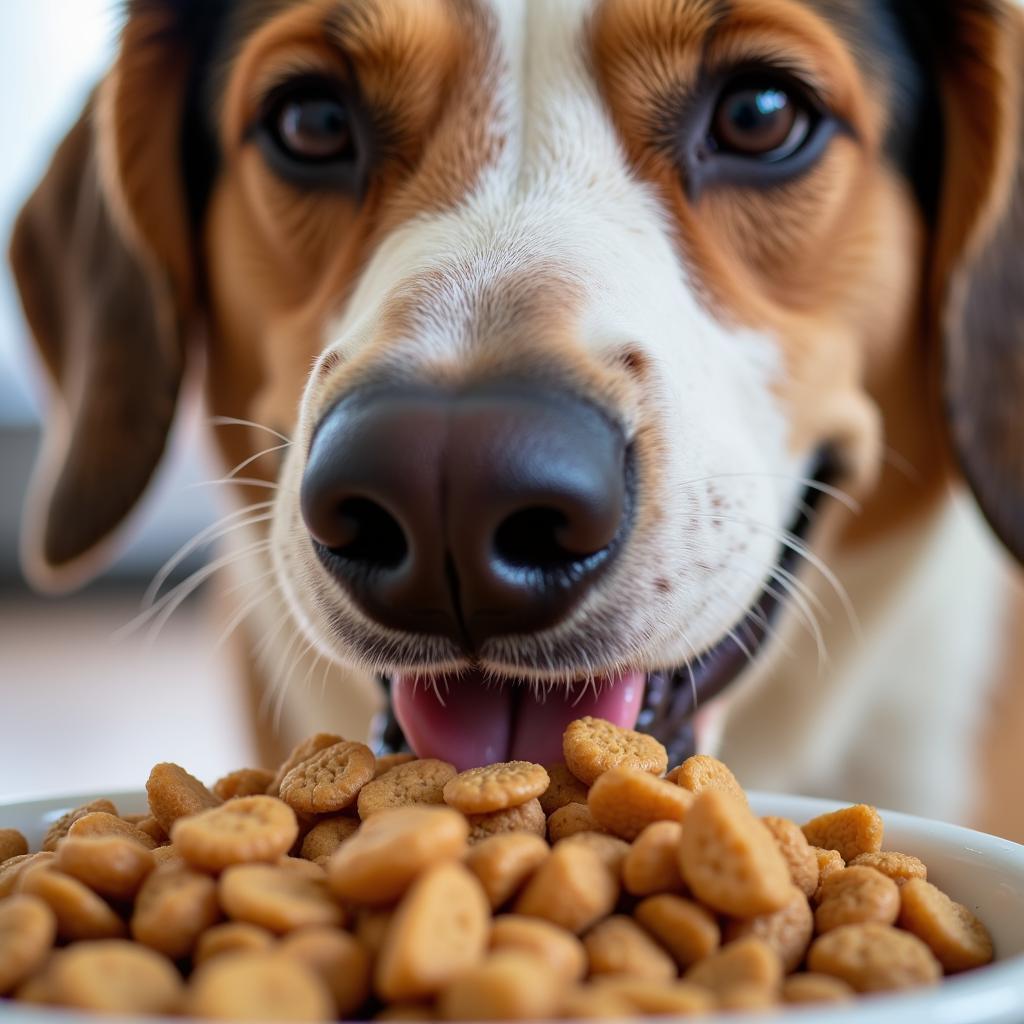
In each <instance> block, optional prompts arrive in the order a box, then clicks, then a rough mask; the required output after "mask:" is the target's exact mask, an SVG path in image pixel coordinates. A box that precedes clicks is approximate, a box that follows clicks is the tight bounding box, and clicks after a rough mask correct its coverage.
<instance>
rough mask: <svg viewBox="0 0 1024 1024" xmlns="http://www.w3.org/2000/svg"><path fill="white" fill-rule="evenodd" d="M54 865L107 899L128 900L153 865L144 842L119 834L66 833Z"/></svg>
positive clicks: (151, 857) (153, 862)
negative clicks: (86, 835)
mask: <svg viewBox="0 0 1024 1024" xmlns="http://www.w3.org/2000/svg"><path fill="white" fill-rule="evenodd" d="M54 866H55V867H56V868H57V869H58V870H59V871H63V872H64V874H66V875H70V876H71V877H72V878H77V879H78V881H80V882H83V883H84V884H85V885H87V886H88V887H89V888H90V889H92V891H93V892H95V893H98V894H99V895H100V896H103V897H105V898H106V899H108V900H130V899H132V898H133V897H134V896H135V894H136V893H137V892H138V891H139V886H141V885H142V883H143V881H145V879H146V876H147V875H148V874H149V873H150V872H151V871H152V870H153V868H154V867H156V861H155V860H154V859H153V854H152V853H151V852H150V851H149V850H148V849H147V848H146V847H144V846H140V845H139V844H138V843H136V842H133V841H132V840H131V839H125V838H123V837H122V836H118V835H106V836H103V835H101V836H95V837H86V838H80V837H76V836H71V835H69V836H68V837H67V838H66V839H64V840H63V841H62V842H61V844H60V846H58V847H57V856H56V858H55V859H54Z"/></svg>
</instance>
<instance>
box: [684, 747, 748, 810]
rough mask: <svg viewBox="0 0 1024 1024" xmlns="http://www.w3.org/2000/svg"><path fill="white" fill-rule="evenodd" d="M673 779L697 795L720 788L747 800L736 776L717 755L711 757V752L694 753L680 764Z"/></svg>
mask: <svg viewBox="0 0 1024 1024" xmlns="http://www.w3.org/2000/svg"><path fill="white" fill-rule="evenodd" d="M673 781H674V782H675V784H676V785H677V786H682V787H683V789H688V790H689V791H690V792H691V793H693V794H694V795H695V796H696V794H698V793H703V792H704V791H705V790H707V789H719V790H721V791H722V792H723V793H731V794H732V795H733V796H734V797H736V799H737V800H740V801H741V802H742V803H746V802H747V794H746V793H745V792H744V791H743V787H742V786H741V785H740V784H739V781H738V780H737V779H736V776H735V775H733V773H732V772H731V771H730V770H729V768H728V767H727V766H726V765H725V764H724V763H723V762H722V761H719V760H718V758H717V757H711V755H710V754H694V755H693V756H692V757H688V758H687V759H686V760H685V761H684V762H683V763H682V764H681V765H680V766H679V770H678V772H677V773H676V776H675V779H674V780H673Z"/></svg>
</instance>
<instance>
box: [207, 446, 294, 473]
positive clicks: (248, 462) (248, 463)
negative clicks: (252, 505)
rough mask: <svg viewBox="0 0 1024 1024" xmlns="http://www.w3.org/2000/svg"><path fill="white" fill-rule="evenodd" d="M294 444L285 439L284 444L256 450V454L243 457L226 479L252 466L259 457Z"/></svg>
mask: <svg viewBox="0 0 1024 1024" xmlns="http://www.w3.org/2000/svg"><path fill="white" fill-rule="evenodd" d="M291 446H292V443H291V441H285V442H284V444H275V445H273V446H272V447H270V448H264V449H263V451H261V452H256V454H255V455H250V456H249V457H248V458H247V459H243V460H242V461H241V462H240V463H239V464H238V465H237V466H235V468H234V469H233V470H231V472H230V473H228V474H227V475H226V476H225V477H224V479H225V480H232V479H234V477H236V476H237V475H238V474H239V473H241V472H242V470H243V469H245V467H246V466H251V465H252V464H253V463H254V462H255V461H256V460H257V459H262V458H263V456H264V455H271V454H273V453H274V452H279V451H281V450H282V449H284V448H290V447H291Z"/></svg>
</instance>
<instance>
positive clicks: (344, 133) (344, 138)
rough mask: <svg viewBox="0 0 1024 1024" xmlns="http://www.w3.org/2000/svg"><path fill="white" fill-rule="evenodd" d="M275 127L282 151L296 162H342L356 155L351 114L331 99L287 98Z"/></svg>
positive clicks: (325, 97)
mask: <svg viewBox="0 0 1024 1024" xmlns="http://www.w3.org/2000/svg"><path fill="white" fill-rule="evenodd" d="M274 127H275V130H276V132H277V137H278V139H279V140H280V143H281V148H282V149H284V150H285V152H286V153H287V155H288V156H290V157H291V158H292V159H293V160H309V161H319V160H339V159H343V158H344V157H345V156H348V155H351V154H352V153H353V148H352V143H353V139H352V132H351V130H350V129H349V123H348V112H347V111H346V110H345V108H344V106H343V105H342V104H341V103H339V102H338V101H337V100H336V99H333V98H332V97H329V96H302V97H294V98H290V99H287V100H286V101H285V102H283V103H282V104H281V106H280V109H279V110H278V111H277V116H276V123H275V126H274Z"/></svg>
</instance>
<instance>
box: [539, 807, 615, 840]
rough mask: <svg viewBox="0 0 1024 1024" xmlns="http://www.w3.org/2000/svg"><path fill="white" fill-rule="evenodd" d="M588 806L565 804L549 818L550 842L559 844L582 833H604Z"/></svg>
mask: <svg viewBox="0 0 1024 1024" xmlns="http://www.w3.org/2000/svg"><path fill="white" fill-rule="evenodd" d="M603 831H604V829H602V828H601V826H600V825H598V823H597V821H596V820H595V818H594V816H593V815H592V814H591V813H590V808H589V807H588V806H587V805H586V804H565V805H564V806H563V807H559V808H558V810H557V811H555V812H554V813H553V814H552V815H551V817H549V818H548V840H549V841H550V842H551V843H557V842H558V841H559V840H560V839H568V838H569V837H570V836H574V835H577V834H578V833H580V832H603Z"/></svg>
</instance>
